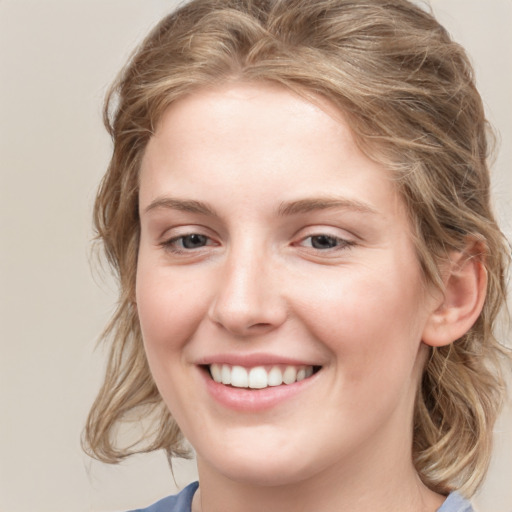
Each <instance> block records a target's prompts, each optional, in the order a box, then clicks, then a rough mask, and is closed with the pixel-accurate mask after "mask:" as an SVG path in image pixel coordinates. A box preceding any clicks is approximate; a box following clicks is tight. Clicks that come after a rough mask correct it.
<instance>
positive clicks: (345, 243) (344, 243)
mask: <svg viewBox="0 0 512 512" xmlns="http://www.w3.org/2000/svg"><path fill="white" fill-rule="evenodd" d="M315 238H317V239H318V238H323V239H325V240H329V241H332V242H335V243H336V245H334V246H333V247H324V248H322V249H320V248H318V247H313V239H315ZM305 240H311V245H308V246H304V245H303V243H304V241H305ZM299 245H300V246H301V247H308V248H311V249H314V250H317V251H320V252H327V251H329V252H330V251H341V250H344V249H350V248H351V247H353V246H354V245H355V242H353V241H351V240H346V239H345V238H340V237H338V236H333V235H328V234H326V233H319V234H315V235H309V236H307V237H305V238H303V239H301V241H300V243H299Z"/></svg>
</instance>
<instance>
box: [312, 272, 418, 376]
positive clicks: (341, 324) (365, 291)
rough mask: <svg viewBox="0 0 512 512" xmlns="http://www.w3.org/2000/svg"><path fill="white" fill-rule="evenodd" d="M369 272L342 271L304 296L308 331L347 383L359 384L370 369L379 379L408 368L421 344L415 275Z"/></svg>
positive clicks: (412, 273)
mask: <svg viewBox="0 0 512 512" xmlns="http://www.w3.org/2000/svg"><path fill="white" fill-rule="evenodd" d="M372 269H373V270H372V271H368V269H364V270H363V271H357V270H353V269H343V271H342V272H340V273H339V275H338V276H337V277H336V278H330V279H325V280H323V282H322V283H319V284H318V286H316V287H315V288H314V289H311V288H310V289H309V291H304V292H303V297H304V301H303V302H302V309H303V311H305V312H306V311H307V312H308V313H305V314H304V316H306V315H307V319H308V320H307V322H308V327H309V329H310V331H311V332H313V333H314V336H315V338H317V339H319V340H320V341H321V342H323V343H324V344H325V345H326V346H327V347H328V348H329V349H330V350H331V352H332V353H333V356H334V359H335V360H336V361H337V364H341V365H343V367H344V375H345V376H346V377H347V378H351V379H359V378H361V376H362V375H363V374H367V370H368V369H369V368H373V369H374V370H375V371H378V372H379V373H382V374H383V376H384V373H387V374H391V373H392V372H393V371H396V370H398V369H399V368H401V367H404V366H407V367H410V365H412V364H413V363H414V359H415V357H416V354H417V350H418V346H419V343H420V341H421V332H422V304H421V299H420V293H419V291H420V289H421V282H420V277H419V274H418V273H417V272H416V271H415V270H414V269H411V270H409V271H403V270H401V269H400V268H399V267H398V266H393V265H387V266H386V269H385V270H384V269H382V268H379V266H377V265H375V266H373V267H372ZM383 368H386V371H385V372H384V371H382V369H383ZM363 369H364V370H363ZM387 369H389V371H387Z"/></svg>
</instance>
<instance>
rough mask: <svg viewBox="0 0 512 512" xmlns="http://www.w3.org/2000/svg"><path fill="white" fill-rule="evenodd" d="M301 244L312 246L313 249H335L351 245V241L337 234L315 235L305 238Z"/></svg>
mask: <svg viewBox="0 0 512 512" xmlns="http://www.w3.org/2000/svg"><path fill="white" fill-rule="evenodd" d="M301 245H302V246H305V247H312V248H313V249H320V250H325V249H334V248H335V247H345V246H348V245H350V242H348V241H347V240H343V239H342V238H338V237H336V236H329V235H313V236H308V237H307V238H304V240H302V242H301Z"/></svg>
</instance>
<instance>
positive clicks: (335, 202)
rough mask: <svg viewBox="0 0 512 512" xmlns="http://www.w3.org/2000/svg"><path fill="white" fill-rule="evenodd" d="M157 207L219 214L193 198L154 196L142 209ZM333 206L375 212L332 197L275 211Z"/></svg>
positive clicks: (286, 205)
mask: <svg viewBox="0 0 512 512" xmlns="http://www.w3.org/2000/svg"><path fill="white" fill-rule="evenodd" d="M157 208H165V209H171V210H179V211H183V212H189V213H196V214H199V215H207V216H211V217H218V216H219V215H218V214H217V213H216V211H215V210H214V209H213V208H212V207H211V206H209V205H208V204H207V203H204V202H202V201H196V200H193V199H176V198H172V197H158V198H156V199H155V200H153V201H152V202H151V203H150V204H149V205H148V206H147V207H146V208H145V209H144V212H145V213H147V212H149V211H151V210H155V209H157ZM334 208H340V209H345V210H353V211H356V212H360V213H367V214H376V213H377V211H376V210H375V209H374V208H372V207H371V206H369V205H368V204H366V203H363V202H361V201H357V200H354V199H346V198H332V197H313V198H307V199H299V200H297V201H287V202H283V203H281V204H280V205H279V208H278V210H277V213H278V215H279V216H280V217H286V216H291V215H298V214H301V213H308V212H312V211H315V210H327V209H334Z"/></svg>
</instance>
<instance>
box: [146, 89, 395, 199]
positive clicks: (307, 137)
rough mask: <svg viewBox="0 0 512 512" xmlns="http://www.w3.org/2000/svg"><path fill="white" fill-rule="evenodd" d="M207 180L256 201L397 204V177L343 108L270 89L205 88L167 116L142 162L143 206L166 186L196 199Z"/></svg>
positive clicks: (162, 120)
mask: <svg viewBox="0 0 512 512" xmlns="http://www.w3.org/2000/svg"><path fill="white" fill-rule="evenodd" d="M205 181H206V182H209V183H211V184H212V183H213V181H215V183H216V185H219V186H223V187H224V189H225V191H226V193H227V194H234V195H240V194H244V193H245V194H246V195H247V194H249V193H250V194H251V195H252V197H253V198H254V197H257V196H258V194H259V195H265V193H266V195H267V196H269V195H272V194H270V190H269V189H271V190H273V191H276V190H278V191H280V193H281V195H282V196H283V197H282V198H281V199H283V200H295V199H298V198H299V199H300V197H299V196H301V195H302V196H311V195H323V196H325V195H326V194H329V193H330V192H331V191H333V190H337V192H338V193H341V194H343V195H345V196H346V197H347V198H348V199H359V198H358V197H351V196H358V195H360V194H363V195H364V196H365V199H366V200H367V201H369V202H375V203H381V204H386V205H387V206H389V207H396V206H397V196H396V193H395V186H394V184H393V181H392V177H391V173H390V172H389V171H388V170H387V169H385V168H384V167H383V166H382V165H380V164H378V163H376V162H374V161H372V160H370V159H369V158H368V157H367V156H366V155H365V154H364V153H363V152H362V151H361V149H360V148H359V146H358V144H357V143H356V140H355V137H354V135H353V133H352V130H351V128H350V125H349V123H348V121H347V120H346V118H345V116H344V115H343V113H342V112H341V111H340V110H339V109H337V108H336V107H335V106H334V105H333V104H332V103H330V102H329V101H328V100H326V99H325V98H322V97H319V96H312V97H311V98H310V97H308V98H307V99H306V98H305V97H304V96H301V95H298V94H296V93H294V92H292V91H290V90H289V89H287V88H285V87H282V86H279V85H272V84H268V83H262V84H250V83H249V84H247V83H235V84H226V85H224V86H222V87H216V88H208V89H206V88H205V89H200V90H198V91H195V92H194V93H193V94H191V95H189V96H187V97H185V98H182V99H180V100H178V101H176V102H175V103H174V104H172V105H171V106H170V107H169V108H168V109H167V110H166V111H165V113H164V114H163V116H162V118H161V119H160V122H159V124H158V126H157V129H156V131H155V134H154V136H153V137H152V138H151V140H150V142H149V143H148V147H147V148H146V152H145V155H144V159H143V162H142V176H141V200H142V202H147V201H148V200H150V198H149V197H146V196H147V195H154V194H155V193H156V192H155V189H156V188H158V187H160V188H161V189H162V190H161V192H162V193H163V192H165V190H164V189H166V188H167V189H169V190H170V189H172V188H174V187H175V186H180V187H181V190H182V192H183V193H184V194H186V195H188V196H191V195H194V194H197V191H198V184H199V183H204V182H205ZM150 188H151V189H152V190H151V191H150V190H149V189H150ZM274 195H275V194H274ZM295 196H296V197H295ZM230 197H231V196H230Z"/></svg>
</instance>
